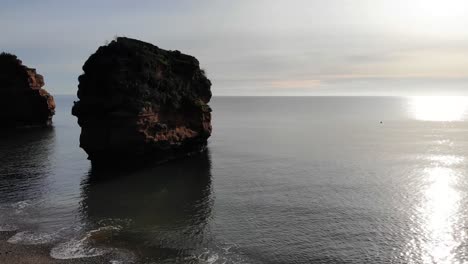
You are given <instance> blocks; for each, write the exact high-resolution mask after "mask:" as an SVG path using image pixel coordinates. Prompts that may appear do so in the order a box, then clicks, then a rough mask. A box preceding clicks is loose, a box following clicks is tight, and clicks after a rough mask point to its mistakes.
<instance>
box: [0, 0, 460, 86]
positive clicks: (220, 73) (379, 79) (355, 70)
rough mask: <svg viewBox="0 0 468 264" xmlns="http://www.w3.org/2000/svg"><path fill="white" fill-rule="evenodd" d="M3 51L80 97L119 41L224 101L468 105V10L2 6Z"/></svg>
mask: <svg viewBox="0 0 468 264" xmlns="http://www.w3.org/2000/svg"><path fill="white" fill-rule="evenodd" d="M0 6H1V8H0V32H1V37H0V48H1V50H3V51H7V52H11V53H14V54H16V55H18V57H19V58H20V59H21V60H23V62H24V63H25V64H26V65H28V66H29V67H34V68H37V69H38V72H39V73H41V74H43V75H44V76H45V80H46V88H47V89H48V90H49V91H50V92H52V93H53V94H75V93H76V90H77V83H78V81H77V77H78V75H79V74H81V73H82V70H81V66H82V65H83V63H84V62H85V61H86V59H87V58H88V57H89V55H91V54H92V53H93V52H95V51H96V49H97V48H98V47H99V46H101V45H103V44H105V43H106V41H109V40H112V39H113V38H114V36H116V35H119V36H127V37H133V38H138V39H141V40H144V41H148V42H151V43H153V44H155V45H157V46H159V47H161V48H164V49H172V50H174V49H178V50H180V51H182V52H184V53H188V54H191V55H194V56H195V57H197V58H198V59H199V60H200V62H201V66H202V67H203V68H205V69H206V71H207V73H208V77H209V78H210V79H211V80H212V82H213V87H212V89H213V93H214V94H215V95H337V94H343V95H350V94H352V95H424V94H450V95H454V94H460V95H468V30H467V29H466V27H467V25H468V15H467V14H468V13H467V12H468V1H466V0H320V1H319V0H284V1H280V0H277V1H275V0H206V1H205V0H183V1H178V0H167V1H155V0H151V1H150V0H140V1H128V0H125V1H123V0H109V1H104V0H91V1H89V0H80V1H65V0H42V1H33V0H30V1H23V0H0Z"/></svg>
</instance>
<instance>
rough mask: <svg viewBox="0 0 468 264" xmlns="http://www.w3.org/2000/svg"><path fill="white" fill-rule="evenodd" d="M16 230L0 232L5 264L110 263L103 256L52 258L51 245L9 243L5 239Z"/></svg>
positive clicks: (0, 256) (1, 257) (0, 255)
mask: <svg viewBox="0 0 468 264" xmlns="http://www.w3.org/2000/svg"><path fill="white" fill-rule="evenodd" d="M15 233H16V232H10V231H7V232H0V263H5V264H10V263H11V264H13V263H14V264H85V263H89V264H93V263H96V264H98V263H110V262H109V260H108V259H106V258H105V257H103V256H99V257H89V258H76V259H54V258H52V257H51V256H50V250H51V249H52V247H53V245H51V244H42V245H21V244H11V243H8V242H7V240H8V239H9V238H10V237H11V236H13V235H14V234H15Z"/></svg>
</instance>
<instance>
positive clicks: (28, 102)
mask: <svg viewBox="0 0 468 264" xmlns="http://www.w3.org/2000/svg"><path fill="white" fill-rule="evenodd" d="M43 86H44V78H43V77H42V75H40V74H37V73H36V70H35V69H31V68H28V67H26V66H24V65H23V63H22V62H21V61H20V60H19V59H18V58H17V57H16V56H15V55H12V54H8V53H1V54H0V96H1V97H0V127H19V126H43V125H50V124H51V123H52V116H53V115H54V113H55V102H54V98H53V97H52V96H51V95H50V94H49V93H48V92H47V91H46V90H44V89H42V87H43Z"/></svg>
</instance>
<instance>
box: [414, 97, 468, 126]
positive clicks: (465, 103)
mask: <svg viewBox="0 0 468 264" xmlns="http://www.w3.org/2000/svg"><path fill="white" fill-rule="evenodd" d="M467 107H468V98H467V97H462V96H427V97H413V98H411V100H410V107H409V109H410V112H411V115H412V116H413V118H414V119H416V120H421V121H447V122H449V121H461V120H463V119H464V117H465V114H466V111H467Z"/></svg>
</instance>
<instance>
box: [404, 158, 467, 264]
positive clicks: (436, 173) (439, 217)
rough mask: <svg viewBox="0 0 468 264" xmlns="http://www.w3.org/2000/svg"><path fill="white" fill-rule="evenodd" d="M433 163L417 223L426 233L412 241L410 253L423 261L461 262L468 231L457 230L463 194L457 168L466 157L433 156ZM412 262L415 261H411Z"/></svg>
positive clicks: (426, 177)
mask: <svg viewBox="0 0 468 264" xmlns="http://www.w3.org/2000/svg"><path fill="white" fill-rule="evenodd" d="M428 160H429V161H430V162H431V166H430V167H427V168H424V169H423V170H422V173H423V177H424V181H425V184H424V185H423V186H425V187H423V188H424V191H423V192H422V195H423V197H422V199H421V204H420V206H419V207H418V208H417V214H418V215H419V217H418V221H417V222H415V224H416V225H419V227H417V228H415V230H421V231H422V234H421V237H420V239H418V241H416V240H412V241H411V243H410V245H409V250H408V252H406V254H407V255H420V257H421V261H422V263H428V264H429V263H458V262H457V256H456V251H457V248H459V247H460V246H461V244H462V242H463V241H464V240H465V236H466V234H465V232H463V231H462V232H460V230H459V229H457V223H458V222H459V220H460V219H459V217H460V215H461V212H460V210H461V209H460V201H461V194H460V192H459V191H458V190H457V189H456V188H454V186H456V185H457V183H458V179H459V177H460V175H459V172H458V171H457V170H456V169H454V168H453V167H454V166H456V165H459V164H461V163H463V161H464V158H463V157H459V156H453V155H433V156H430V157H429V158H428ZM410 262H411V261H410Z"/></svg>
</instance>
